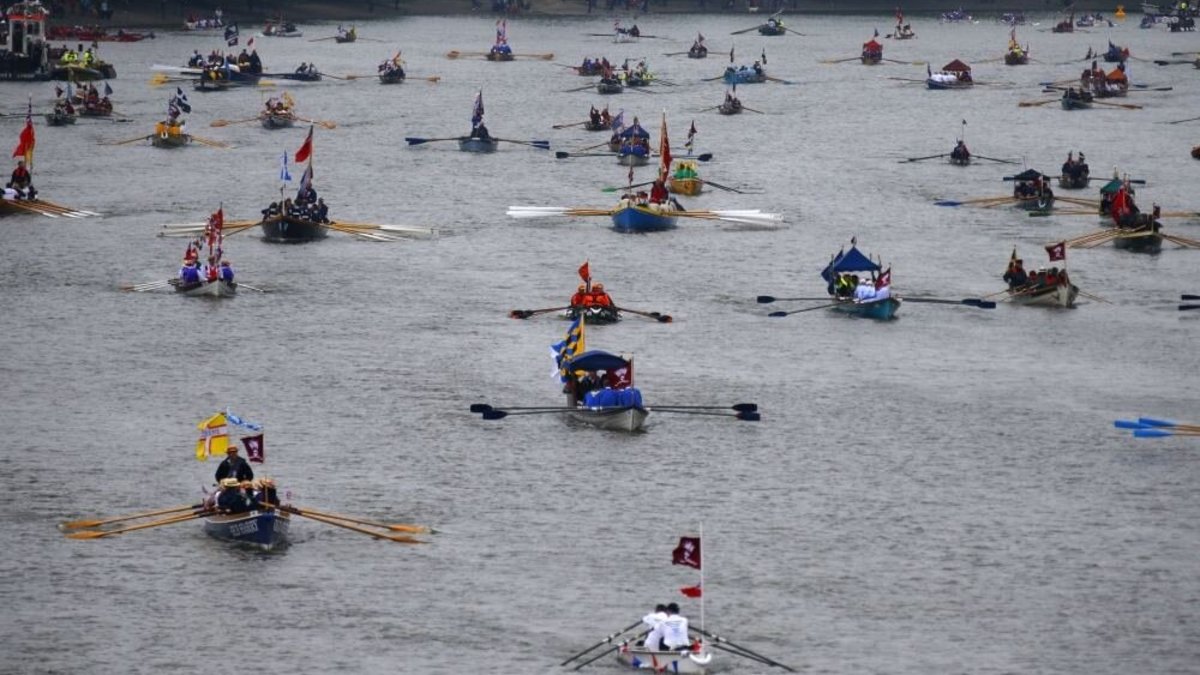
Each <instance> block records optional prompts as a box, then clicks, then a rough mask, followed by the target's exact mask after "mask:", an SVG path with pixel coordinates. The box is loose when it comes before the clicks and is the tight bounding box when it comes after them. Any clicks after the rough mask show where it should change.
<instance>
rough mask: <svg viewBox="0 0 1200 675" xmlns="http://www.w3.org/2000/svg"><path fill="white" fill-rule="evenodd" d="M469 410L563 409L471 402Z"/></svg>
mask: <svg viewBox="0 0 1200 675" xmlns="http://www.w3.org/2000/svg"><path fill="white" fill-rule="evenodd" d="M470 410H471V412H473V413H475V414H479V413H484V412H487V411H489V410H555V411H561V410H564V408H563V407H562V406H558V405H526V406H520V405H505V406H493V405H488V404H487V403H472V404H471V408H470ZM566 410H573V408H566Z"/></svg>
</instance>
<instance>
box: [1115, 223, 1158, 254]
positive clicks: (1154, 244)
mask: <svg viewBox="0 0 1200 675" xmlns="http://www.w3.org/2000/svg"><path fill="white" fill-rule="evenodd" d="M1118 229H1120V231H1121V232H1120V234H1118V235H1116V236H1115V237H1113V239H1112V243H1113V248H1118V249H1121V250H1123V251H1129V252H1131V253H1159V252H1161V251H1162V243H1163V237H1162V234H1160V233H1159V231H1158V230H1159V228H1158V223H1152V224H1150V225H1141V226H1136V227H1120V228H1118Z"/></svg>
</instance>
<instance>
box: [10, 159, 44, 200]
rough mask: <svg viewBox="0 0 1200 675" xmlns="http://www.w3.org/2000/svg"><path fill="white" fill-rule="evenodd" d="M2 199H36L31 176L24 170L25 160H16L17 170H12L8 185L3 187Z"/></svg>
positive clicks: (27, 170)
mask: <svg viewBox="0 0 1200 675" xmlns="http://www.w3.org/2000/svg"><path fill="white" fill-rule="evenodd" d="M4 199H37V190H35V189H34V188H33V174H31V173H29V169H27V168H25V160H23V159H21V160H17V168H15V169H13V172H12V176H11V177H10V178H9V181H8V184H7V185H5V186H4Z"/></svg>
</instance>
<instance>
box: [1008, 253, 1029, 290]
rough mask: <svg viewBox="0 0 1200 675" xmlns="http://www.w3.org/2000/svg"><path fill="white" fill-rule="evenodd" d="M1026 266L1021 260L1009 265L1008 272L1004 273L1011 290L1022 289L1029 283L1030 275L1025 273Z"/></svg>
mask: <svg viewBox="0 0 1200 675" xmlns="http://www.w3.org/2000/svg"><path fill="white" fill-rule="evenodd" d="M1024 265H1025V263H1024V261H1022V260H1021V259H1020V258H1018V259H1016V260H1013V261H1012V262H1010V263H1009V264H1008V270H1006V271H1005V272H1004V281H1006V282H1008V288H1009V289H1010V290H1011V289H1015V288H1020V287H1022V286H1024V285H1025V284H1027V283H1029V275H1028V274H1026V273H1025V266H1024Z"/></svg>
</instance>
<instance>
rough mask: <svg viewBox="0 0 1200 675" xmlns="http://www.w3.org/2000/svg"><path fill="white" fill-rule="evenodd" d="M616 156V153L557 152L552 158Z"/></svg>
mask: <svg viewBox="0 0 1200 675" xmlns="http://www.w3.org/2000/svg"><path fill="white" fill-rule="evenodd" d="M616 156H617V153H615V152H582V153H580V152H575V153H571V152H566V151H564V150H558V151H556V152H555V153H554V157H555V158H557V159H566V158H568V157H616Z"/></svg>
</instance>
